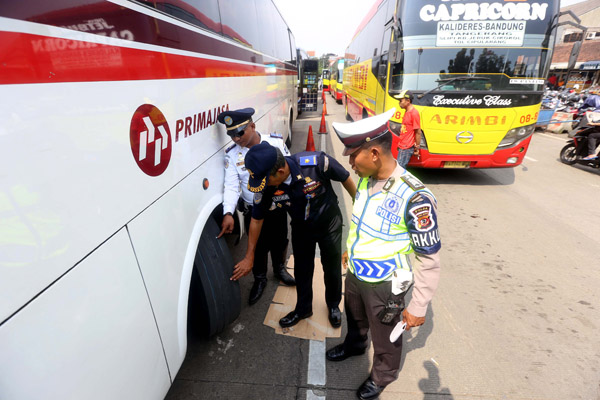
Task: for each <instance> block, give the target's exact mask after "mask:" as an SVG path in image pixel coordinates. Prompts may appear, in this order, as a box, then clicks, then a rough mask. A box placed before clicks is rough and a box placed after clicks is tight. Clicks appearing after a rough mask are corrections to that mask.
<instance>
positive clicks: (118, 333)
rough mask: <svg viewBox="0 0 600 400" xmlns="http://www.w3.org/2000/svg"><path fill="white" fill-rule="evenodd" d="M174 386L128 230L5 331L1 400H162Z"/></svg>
mask: <svg viewBox="0 0 600 400" xmlns="http://www.w3.org/2000/svg"><path fill="white" fill-rule="evenodd" d="M65 293H68V294H69V296H68V298H66V297H65V295H64V294H65ZM115 360H118V363H115ZM169 386H170V379H169V373H168V370H167V366H166V362H165V357H164V354H163V350H162V347H161V343H160V338H159V335H158V332H157V328H156V324H155V322H154V319H153V317H152V310H151V308H150V303H149V301H148V296H147V294H146V290H145V288H144V283H143V281H142V278H141V276H140V271H139V268H138V265H137V262H136V259H135V255H134V253H133V250H132V248H131V242H130V240H129V237H128V235H127V232H126V231H125V229H122V230H120V231H119V232H118V233H116V234H115V235H114V236H113V237H112V238H110V239H109V240H108V241H107V242H105V243H104V244H103V245H102V246H101V247H99V248H98V249H97V250H96V251H94V252H93V253H92V254H90V255H89V256H88V257H87V258H86V259H85V260H83V261H82V262H81V263H80V264H79V265H77V266H76V267H75V268H74V269H73V270H72V271H70V272H69V273H68V274H67V275H65V276H64V277H63V278H62V279H60V280H59V281H58V282H56V283H55V284H54V285H52V286H51V287H50V288H48V289H47V290H46V291H45V292H43V293H42V294H41V295H40V296H39V297H37V298H36V299H35V300H33V301H32V302H31V303H30V304H29V305H27V306H26V307H25V308H24V309H23V310H21V311H20V312H19V313H18V314H16V315H15V316H14V317H13V318H11V319H10V320H9V321H8V322H6V323H5V324H4V325H2V326H1V327H0V398H2V399H19V400H28V399H31V400H37V399H40V398H48V399H86V400H93V399H98V400H105V399H128V400H129V399H139V400H147V399H162V398H163V397H164V395H165V394H166V393H167V391H168V389H169Z"/></svg>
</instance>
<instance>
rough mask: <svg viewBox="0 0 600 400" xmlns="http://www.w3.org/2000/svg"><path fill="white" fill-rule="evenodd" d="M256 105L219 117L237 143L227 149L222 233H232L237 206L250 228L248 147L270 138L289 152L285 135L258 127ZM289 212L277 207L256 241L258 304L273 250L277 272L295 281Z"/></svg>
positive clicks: (254, 270)
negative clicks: (291, 270) (289, 269)
mask: <svg viewBox="0 0 600 400" xmlns="http://www.w3.org/2000/svg"><path fill="white" fill-rule="evenodd" d="M252 115H254V109H253V108H244V109H241V110H232V111H229V110H228V111H223V112H222V113H221V114H219V116H218V117H217V119H218V121H219V122H221V123H222V124H224V125H225V127H226V129H227V135H228V136H229V137H231V140H232V141H233V142H234V144H233V145H232V146H231V147H228V148H227V150H225V185H224V191H223V222H222V224H221V233H220V234H219V236H217V237H221V236H222V235H223V234H225V233H230V232H232V231H233V228H234V220H233V213H234V212H235V209H236V207H237V209H238V210H240V211H241V212H242V213H243V214H244V226H245V227H246V230H248V228H249V225H250V217H251V216H252V201H253V198H254V193H252V192H251V191H249V190H248V178H249V175H248V171H247V170H246V166H245V165H244V158H245V156H246V153H247V152H248V150H249V149H250V148H251V147H252V146H255V145H257V144H259V143H261V142H267V143H269V144H271V145H273V146H275V147H277V148H278V149H279V150H281V151H282V152H283V154H285V155H287V156H289V155H290V152H289V151H288V149H287V147H286V145H285V143H284V142H283V138H282V137H281V135H279V134H276V133H271V134H270V135H263V134H260V133H258V132H257V131H256V125H255V123H254V121H253V120H252ZM287 247H288V240H287V215H286V213H285V211H284V210H282V209H279V210H273V211H271V212H269V213H268V214H267V216H266V218H265V224H264V226H263V230H262V232H261V235H260V237H259V238H258V243H257V245H256V256H255V257H254V267H253V268H252V273H253V274H254V284H253V285H252V288H251V289H250V296H249V298H248V302H249V303H250V305H252V304H255V303H256V302H257V301H258V300H259V299H260V297H261V296H262V294H263V292H264V290H265V287H266V286H267V263H268V255H269V253H271V261H272V265H273V275H274V276H275V277H276V278H277V279H278V280H280V281H282V282H283V283H284V284H286V285H290V286H293V285H295V284H296V283H295V281H294V278H293V277H292V276H291V275H290V274H289V273H288V272H287V270H286V269H285V261H286V255H287Z"/></svg>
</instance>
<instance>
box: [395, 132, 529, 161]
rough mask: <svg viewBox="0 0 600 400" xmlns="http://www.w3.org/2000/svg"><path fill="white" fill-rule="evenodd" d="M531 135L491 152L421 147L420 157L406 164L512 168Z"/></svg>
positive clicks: (413, 158)
mask: <svg viewBox="0 0 600 400" xmlns="http://www.w3.org/2000/svg"><path fill="white" fill-rule="evenodd" d="M531 137H532V136H529V137H528V138H526V139H524V140H522V141H520V142H519V143H517V144H516V145H515V146H513V147H509V148H506V149H502V150H496V151H495V152H494V153H493V154H482V155H470V154H458V155H454V154H432V153H429V152H428V151H427V150H426V149H422V150H421V152H420V153H421V154H420V158H417V157H415V156H413V157H412V158H411V159H410V161H409V163H408V166H409V167H416V168H512V167H516V166H517V165H520V164H521V163H522V162H523V159H524V158H525V154H527V149H528V148H529V143H530V142H531ZM396 154H397V153H396Z"/></svg>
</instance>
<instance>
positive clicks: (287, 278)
mask: <svg viewBox="0 0 600 400" xmlns="http://www.w3.org/2000/svg"><path fill="white" fill-rule="evenodd" d="M273 274H274V275H275V278H277V279H279V280H280V281H281V282H283V284H284V285H287V286H296V280H295V279H294V277H293V276H291V275H290V273H289V272H287V269H286V268H285V266H284V265H283V264H281V265H280V266H279V267H275V268H273Z"/></svg>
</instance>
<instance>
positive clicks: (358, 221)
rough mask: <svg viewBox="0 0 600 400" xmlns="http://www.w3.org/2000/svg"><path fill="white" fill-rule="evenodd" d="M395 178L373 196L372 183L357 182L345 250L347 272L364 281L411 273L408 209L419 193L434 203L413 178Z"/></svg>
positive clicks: (403, 175)
mask: <svg viewBox="0 0 600 400" xmlns="http://www.w3.org/2000/svg"><path fill="white" fill-rule="evenodd" d="M394 175H396V174H394ZM394 175H393V176H392V177H391V178H390V179H389V180H388V181H387V183H386V184H385V185H384V187H383V190H381V191H379V192H377V193H374V194H373V195H371V196H369V190H368V182H369V180H368V179H367V178H361V179H360V180H359V182H358V187H357V190H356V196H355V199H354V207H353V208H352V221H351V223H350V233H349V235H348V241H347V243H346V246H347V250H348V258H349V260H348V268H349V269H350V272H352V273H353V274H354V275H355V276H356V277H357V278H358V279H360V280H362V281H366V282H382V281H385V280H388V279H389V278H391V276H392V274H393V273H394V271H395V270H396V269H401V268H402V269H406V270H408V271H412V266H411V264H410V260H409V257H408V256H409V254H411V253H412V252H413V250H412V246H411V241H410V237H409V232H408V229H407V227H406V223H405V212H406V206H407V204H408V201H409V200H410V198H411V197H412V196H413V195H414V194H415V193H416V192H425V193H427V194H428V195H429V196H431V198H433V199H435V197H434V196H433V194H432V193H431V192H430V191H429V190H428V189H426V188H425V186H424V185H423V184H422V183H421V182H420V181H419V180H418V179H417V178H415V177H414V176H413V175H412V174H410V173H408V172H406V173H404V174H402V175H401V176H394ZM392 179H393V180H392Z"/></svg>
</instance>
